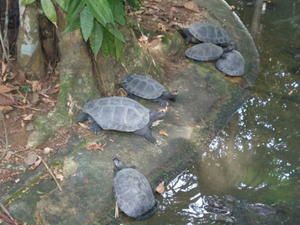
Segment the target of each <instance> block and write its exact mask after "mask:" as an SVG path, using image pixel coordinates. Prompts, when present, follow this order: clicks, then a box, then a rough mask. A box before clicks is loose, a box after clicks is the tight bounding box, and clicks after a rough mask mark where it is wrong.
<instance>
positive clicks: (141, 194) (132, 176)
mask: <svg viewBox="0 0 300 225" xmlns="http://www.w3.org/2000/svg"><path fill="white" fill-rule="evenodd" d="M113 187H114V194H115V198H116V201H117V204H118V206H119V208H120V209H121V210H122V211H123V212H124V213H125V214H126V215H128V216H130V217H133V218H137V217H140V216H142V215H143V214H145V213H147V212H149V211H150V210H151V209H152V208H153V207H155V205H156V201H155V198H154V195H153V192H152V189H151V186H150V184H149V182H148V180H147V178H146V177H145V176H144V175H143V174H142V173H140V172H139V171H137V170H136V169H133V168H125V169H122V170H120V171H118V172H117V173H116V175H115V177H114V180H113Z"/></svg>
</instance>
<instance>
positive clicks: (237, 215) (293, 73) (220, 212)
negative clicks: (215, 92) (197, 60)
mask: <svg viewBox="0 0 300 225" xmlns="http://www.w3.org/2000/svg"><path fill="white" fill-rule="evenodd" d="M228 2H229V4H230V5H235V6H236V11H237V13H238V14H239V15H240V17H241V19H242V20H243V21H244V23H245V24H246V25H247V26H248V27H249V30H251V29H254V27H255V24H254V23H255V22H256V25H257V24H258V25H259V26H256V27H257V28H256V30H257V29H259V30H260V32H259V34H258V35H257V36H256V43H257V46H258V48H259V51H260V54H261V72H260V76H259V78H258V80H257V82H256V85H255V87H253V89H252V90H251V92H252V97H251V98H250V99H249V100H248V101H247V102H245V103H244V104H243V106H242V107H241V108H240V109H239V110H238V111H237V113H236V115H235V116H234V117H233V119H232V121H231V122H230V124H228V126H227V127H226V128H225V129H224V130H223V131H222V132H221V133H220V134H219V135H218V136H217V137H215V138H214V140H213V141H212V142H211V143H210V146H209V148H208V149H207V150H206V151H205V153H204V154H203V157H202V161H201V162H199V163H198V164H195V165H193V166H191V167H189V168H187V169H186V170H184V171H182V172H181V173H180V174H178V176H176V177H175V178H174V179H173V180H172V181H171V182H170V183H169V184H168V185H167V190H166V192H165V194H164V196H163V198H161V199H160V202H161V205H160V208H159V210H158V212H157V213H156V214H155V216H153V217H152V218H150V219H148V220H146V221H143V222H142V223H141V224H156V225H158V224H161V225H167V224H168V225H171V224H172V225H179V224H180V225H182V224H187V225H192V224H241V225H250V224H251V225H262V224H270V225H271V224H272V225H276V224H288V225H296V224H300V219H299V212H300V93H299V85H300V84H299V83H300V0H272V1H268V2H269V3H268V4H264V5H263V8H264V11H263V13H262V14H261V15H260V16H261V17H260V20H259V21H258V19H259V18H257V17H256V18H255V17H254V16H253V15H254V11H255V6H254V5H253V4H252V3H253V1H251V0H244V1H237V0H231V1H228ZM266 2H267V1H266ZM253 20H254V21H253ZM253 26H254V27H253Z"/></svg>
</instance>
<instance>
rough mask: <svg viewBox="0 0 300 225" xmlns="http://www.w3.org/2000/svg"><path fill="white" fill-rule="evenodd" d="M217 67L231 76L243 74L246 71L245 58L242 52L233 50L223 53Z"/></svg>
mask: <svg viewBox="0 0 300 225" xmlns="http://www.w3.org/2000/svg"><path fill="white" fill-rule="evenodd" d="M216 67H217V69H218V70H220V71H221V72H223V73H225V74H227V75H229V76H241V75H243V74H244V73H245V60H244V57H243V56H242V55H241V53H240V52H238V51H236V50H233V51H231V52H227V53H225V54H223V55H222V57H221V58H220V59H219V60H218V61H217V62H216Z"/></svg>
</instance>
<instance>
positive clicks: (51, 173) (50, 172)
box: [41, 158, 62, 191]
mask: <svg viewBox="0 0 300 225" xmlns="http://www.w3.org/2000/svg"><path fill="white" fill-rule="evenodd" d="M41 159H42V163H43V164H44V166H45V167H46V169H47V170H48V172H49V174H50V175H51V176H52V178H53V179H54V181H55V183H56V185H57V187H58V189H59V190H60V191H62V188H61V186H60V184H59V183H58V181H57V179H56V177H55V176H54V174H53V172H52V170H51V169H50V168H49V166H48V165H47V163H46V162H45V161H44V160H43V158H41Z"/></svg>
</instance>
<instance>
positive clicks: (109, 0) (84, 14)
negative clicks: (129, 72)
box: [22, 0, 140, 59]
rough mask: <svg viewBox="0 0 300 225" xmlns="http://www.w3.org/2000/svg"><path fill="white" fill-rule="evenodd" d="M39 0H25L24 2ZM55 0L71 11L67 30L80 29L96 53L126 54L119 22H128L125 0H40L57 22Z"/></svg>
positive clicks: (131, 2)
mask: <svg viewBox="0 0 300 225" xmlns="http://www.w3.org/2000/svg"><path fill="white" fill-rule="evenodd" d="M34 1H35V0H22V3H23V4H24V5H28V4H31V3H33V2H34ZM52 1H55V3H56V4H57V5H58V6H59V7H60V8H62V9H63V10H64V11H65V12H66V15H67V22H68V23H67V24H68V25H67V27H66V29H65V32H70V31H73V30H76V29H80V30H81V33H82V36H83V39H84V40H85V41H86V42H87V41H88V42H89V44H90V47H91V50H92V52H93V53H94V55H95V56H96V55H97V54H98V53H99V51H100V50H101V51H102V53H103V55H105V56H107V55H113V56H115V57H116V58H117V59H119V58H120V57H121V56H122V52H123V45H124V42H125V39H124V37H123V34H122V33H121V32H120V30H119V28H118V26H119V25H121V26H122V25H125V24H126V18H125V5H124V0H40V2H41V6H42V9H43V12H44V14H45V15H46V17H47V18H48V19H49V20H50V21H51V22H52V23H53V24H55V25H56V22H57V15H56V11H55V7H54V4H53V2H52ZM139 1H140V0H127V1H125V2H127V3H128V4H129V5H130V6H131V7H133V8H136V7H138V6H139Z"/></svg>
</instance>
